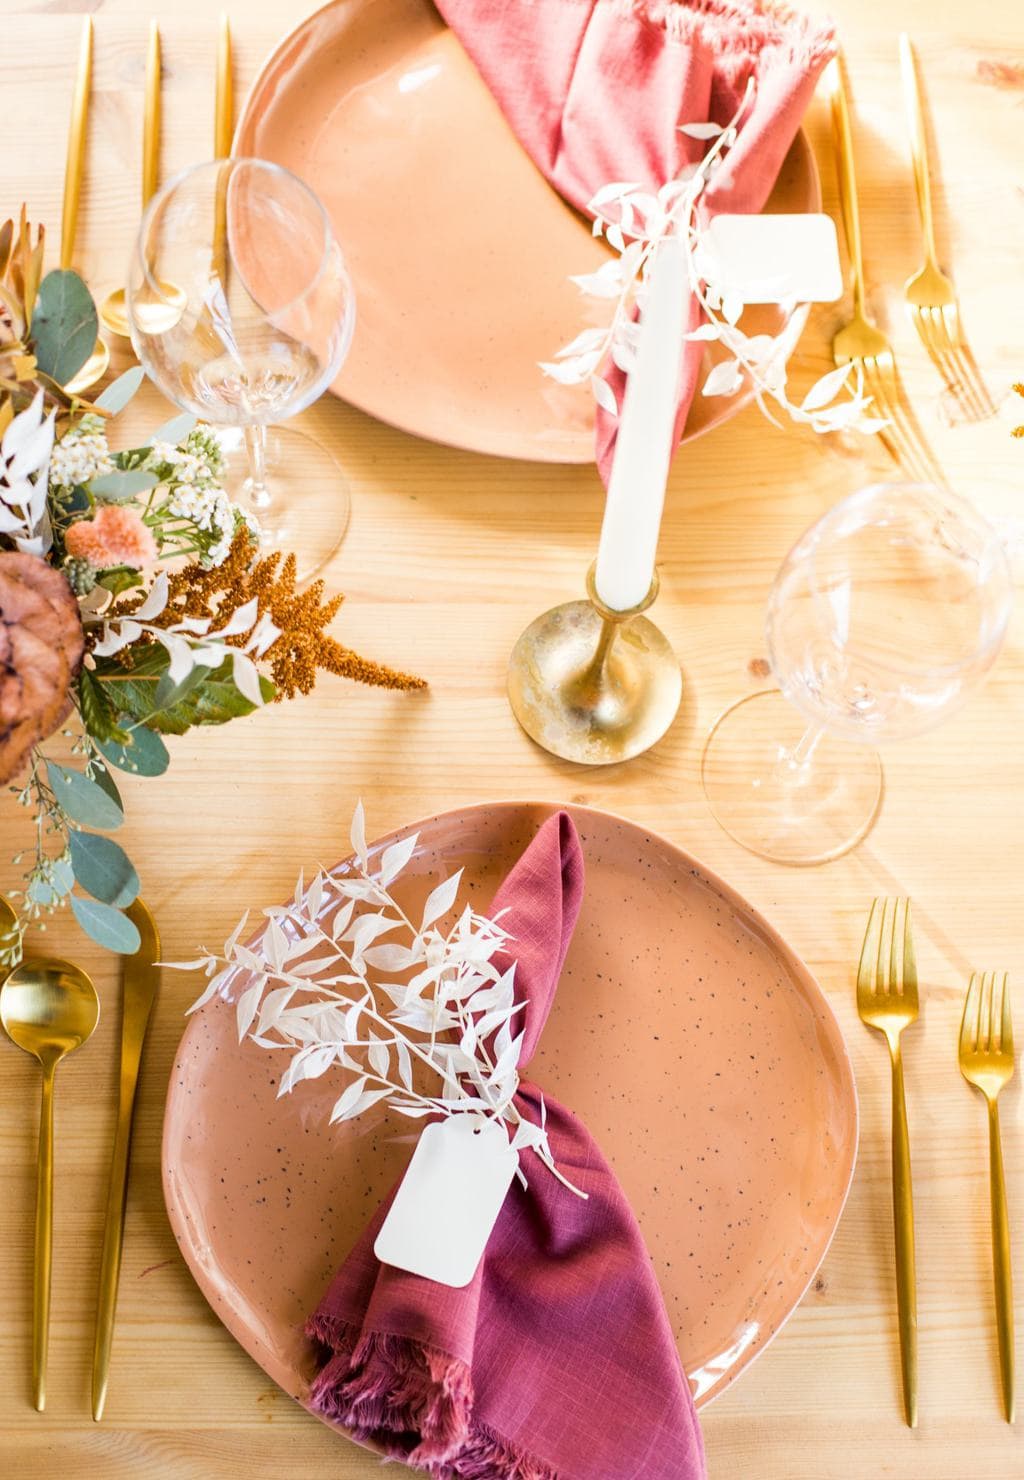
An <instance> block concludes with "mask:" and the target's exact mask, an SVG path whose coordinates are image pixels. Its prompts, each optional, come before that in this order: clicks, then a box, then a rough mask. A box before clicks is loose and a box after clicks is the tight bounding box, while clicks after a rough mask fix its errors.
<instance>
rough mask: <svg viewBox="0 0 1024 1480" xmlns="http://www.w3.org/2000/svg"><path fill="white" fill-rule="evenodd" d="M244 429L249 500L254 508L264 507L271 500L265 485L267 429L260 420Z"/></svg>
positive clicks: (266, 506)
mask: <svg viewBox="0 0 1024 1480" xmlns="http://www.w3.org/2000/svg"><path fill="white" fill-rule="evenodd" d="M244 430H245V451H246V455H247V457H248V459H249V487H248V490H247V492H248V495H249V502H250V503H251V504H252V506H253V508H254V509H257V510H258V509H266V508H268V507H269V506H270V501H271V499H270V489H269V488H268V487H267V429H266V427H265V426H264V425H263V424H262V422H261V423H260V424H259V425H258V426H248V427H246V428H245V429H244Z"/></svg>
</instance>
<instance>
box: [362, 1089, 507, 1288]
mask: <svg viewBox="0 0 1024 1480" xmlns="http://www.w3.org/2000/svg"><path fill="white" fill-rule="evenodd" d="M518 1165H519V1153H518V1152H517V1151H514V1150H513V1149H512V1146H511V1144H510V1142H509V1139H508V1134H507V1132H506V1130H505V1127H504V1125H503V1124H502V1123H501V1122H499V1121H494V1120H488V1119H487V1118H486V1117H484V1116H482V1115H469V1114H458V1115H452V1116H450V1117H449V1118H448V1119H447V1120H441V1121H436V1122H435V1123H434V1124H433V1125H428V1126H426V1127H425V1129H424V1131H423V1134H422V1135H421V1136H420V1139H419V1142H418V1143H417V1146H416V1150H415V1151H414V1152H413V1154H412V1161H410V1163H409V1165H408V1167H407V1168H406V1172H405V1176H404V1177H403V1178H402V1181H401V1185H400V1186H399V1189H398V1191H397V1193H396V1194H395V1200H394V1202H393V1203H392V1204H391V1207H390V1209H389V1211H388V1215H387V1217H386V1218H385V1219H384V1222H383V1224H382V1225H381V1229H380V1232H379V1233H378V1234H377V1239H376V1242H375V1243H374V1246H373V1252H374V1253H375V1254H376V1256H377V1258H378V1259H379V1260H380V1261H381V1263H382V1264H393V1265H394V1266H395V1267H396V1268H397V1269H405V1270H408V1271H409V1273H410V1274H419V1275H423V1276H424V1277H425V1278H426V1279H428V1280H436V1281H437V1282H438V1284H441V1285H451V1286H453V1288H455V1289H456V1290H460V1289H462V1287H463V1286H464V1285H468V1284H469V1282H470V1280H471V1279H472V1278H473V1276H474V1274H475V1273H476V1269H477V1265H478V1264H479V1263H480V1260H481V1258H482V1257H483V1252H484V1249H485V1248H486V1247H487V1240H488V1239H489V1238H490V1236H491V1233H492V1231H493V1229H494V1225H495V1223H496V1222H497V1221H498V1214H499V1213H500V1212H501V1205H502V1203H503V1202H504V1201H505V1197H506V1194H507V1193H508V1189H509V1186H510V1185H511V1182H512V1178H513V1177H514V1176H515V1174H516V1168H517V1167H518Z"/></svg>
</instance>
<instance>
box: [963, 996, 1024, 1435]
mask: <svg viewBox="0 0 1024 1480" xmlns="http://www.w3.org/2000/svg"><path fill="white" fill-rule="evenodd" d="M960 1073H961V1074H962V1075H963V1076H964V1078H965V1079H966V1080H967V1083H968V1084H973V1085H974V1087H975V1089H980V1090H981V1092H982V1094H983V1095H984V1096H985V1099H986V1101H987V1103H988V1146H989V1179H990V1183H991V1196H992V1272H993V1276H994V1278H995V1291H996V1328H997V1330H998V1333H999V1373H1000V1377H1001V1378H1002V1384H1003V1411H1004V1413H1005V1414H1006V1421H1007V1423H1013V1418H1014V1406H1015V1404H1014V1390H1013V1388H1014V1350H1013V1346H1014V1343H1013V1273H1012V1270H1011V1267H1010V1224H1009V1220H1008V1218H1007V1215H1006V1181H1005V1179H1004V1177H1003V1148H1002V1141H1001V1138H1000V1135H999V1091H1000V1090H1001V1089H1002V1088H1003V1086H1004V1085H1005V1084H1008V1083H1009V1081H1010V1080H1011V1079H1012V1078H1013V1024H1012V1022H1011V1020H1010V987H1009V983H1008V981H1007V976H1006V972H1005V971H1002V972H997V971H984V972H975V973H974V975H973V976H972V977H971V984H970V987H969V988H968V991H967V1001H966V1002H965V1003H964V1020H963V1023H962V1025H961V1027H960Z"/></svg>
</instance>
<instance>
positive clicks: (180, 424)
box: [149, 411, 198, 447]
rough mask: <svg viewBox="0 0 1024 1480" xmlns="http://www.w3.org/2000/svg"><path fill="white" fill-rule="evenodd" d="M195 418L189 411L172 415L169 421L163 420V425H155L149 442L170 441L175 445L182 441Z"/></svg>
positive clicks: (192, 425) (189, 430) (191, 427)
mask: <svg viewBox="0 0 1024 1480" xmlns="http://www.w3.org/2000/svg"><path fill="white" fill-rule="evenodd" d="M197 419H198V418H197V417H195V416H193V415H192V413H191V411H182V412H181V414H180V415H179V416H172V417H171V419H170V421H165V422H164V424H163V426H159V427H157V429H156V431H155V432H153V433H152V435H151V436H150V439H149V440H150V443H153V442H170V443H171V445H172V446H174V447H177V445H178V443H179V442H183V441H184V440H185V438H186V437H187V436H188V434H189V432H191V431H192V429H193V427H194V426H195V425H196V421H197Z"/></svg>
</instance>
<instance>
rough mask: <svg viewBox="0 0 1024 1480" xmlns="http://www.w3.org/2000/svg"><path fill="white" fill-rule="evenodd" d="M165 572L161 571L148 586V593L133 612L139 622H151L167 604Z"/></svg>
mask: <svg viewBox="0 0 1024 1480" xmlns="http://www.w3.org/2000/svg"><path fill="white" fill-rule="evenodd" d="M167 592H168V585H167V573H166V572H165V571H161V572H160V574H159V575H158V576H157V578H156V580H155V581H154V582H153V585H152V587H151V588H150V592H149V595H148V596H147V597H146V599H145V601H144V602H143V603H142V605H141V606H140V607H139V609H138V611H137V612H136V613H135V615H136V617H137V618H138V620H139V621H140V622H151V621H152V620H153V618H154V617H158V616H159V615H160V613H161V612H162V611H163V609H164V607H165V606H166V605H167Z"/></svg>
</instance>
